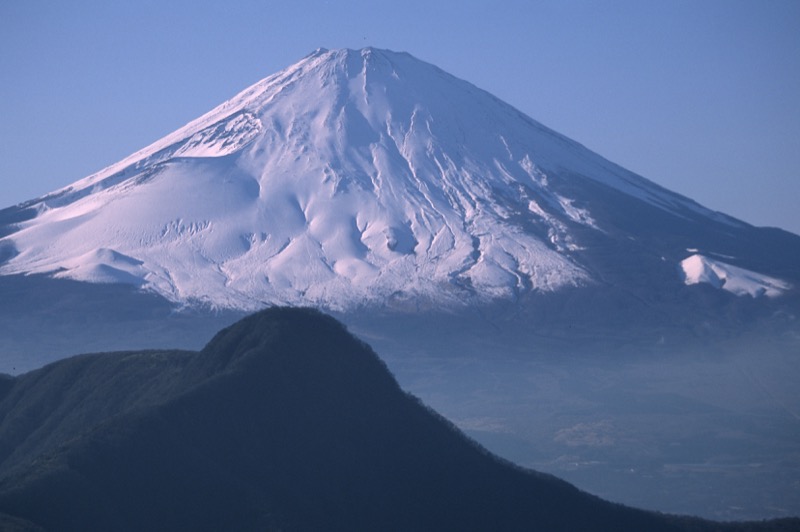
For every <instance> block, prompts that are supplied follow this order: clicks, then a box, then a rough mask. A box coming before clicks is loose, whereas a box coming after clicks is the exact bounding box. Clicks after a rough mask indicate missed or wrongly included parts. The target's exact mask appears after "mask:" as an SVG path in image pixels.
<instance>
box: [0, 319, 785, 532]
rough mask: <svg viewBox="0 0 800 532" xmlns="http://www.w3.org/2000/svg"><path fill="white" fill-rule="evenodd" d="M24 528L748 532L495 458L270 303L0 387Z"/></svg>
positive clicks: (312, 326)
mask: <svg viewBox="0 0 800 532" xmlns="http://www.w3.org/2000/svg"><path fill="white" fill-rule="evenodd" d="M3 390H4V393H3V394H2V400H0V513H2V514H5V515H0V525H5V523H8V526H9V527H12V526H14V527H17V529H19V530H34V529H35V528H34V527H35V526H37V525H38V526H41V527H42V528H44V529H45V530H55V531H58V530H136V531H140V530H648V531H657V530H718V529H719V530H728V529H730V530H739V529H754V528H758V529H760V530H768V529H776V530H779V529H781V527H783V528H784V529H787V530H788V529H791V528H792V527H794V528H797V526H798V522H797V521H796V520H788V521H786V520H785V521H780V522H779V521H775V522H772V523H768V524H764V525H756V524H752V525H736V526H734V525H730V526H724V525H721V524H717V523H710V522H706V521H701V520H697V519H684V518H672V517H667V516H662V515H658V514H653V513H648V512H644V511H639V510H634V509H630V508H626V507H623V506H620V505H615V504H611V503H608V502H605V501H602V500H600V499H598V498H596V497H593V496H591V495H588V494H586V493H583V492H580V491H579V490H577V489H576V488H574V487H572V486H571V485H569V484H567V483H565V482H563V481H560V480H558V479H556V478H554V477H551V476H549V475H543V474H539V473H535V472H531V471H525V470H522V469H519V468H517V467H514V466H513V465H511V464H508V463H505V462H501V461H499V460H498V459H496V458H494V457H492V456H491V455H489V454H488V453H487V452H486V451H484V450H483V449H481V448H480V447H478V446H477V445H476V444H474V443H473V442H471V441H470V440H468V439H466V438H465V437H464V436H463V435H462V434H461V433H460V432H459V431H458V430H456V429H455V428H454V427H453V426H452V425H451V424H450V423H448V422H447V421H445V420H444V419H443V418H442V417H440V416H439V415H437V414H435V413H434V412H432V411H431V410H429V409H427V408H426V407H424V406H423V405H421V404H420V403H419V401H417V400H416V399H415V398H413V397H412V396H410V395H408V394H405V393H404V392H403V391H402V390H401V389H400V388H399V386H398V384H397V383H396V381H395V380H394V378H393V377H392V376H391V374H390V373H389V372H388V370H387V369H386V367H385V366H384V364H383V363H382V362H381V361H380V360H379V359H378V358H377V356H376V355H375V354H374V353H373V352H372V351H371V349H370V348H369V347H367V346H366V345H365V344H363V343H362V342H360V341H359V340H357V339H356V338H354V337H353V336H351V335H350V334H349V333H348V332H347V331H346V330H345V328H344V327H343V326H342V325H341V324H339V323H338V322H336V321H335V320H334V319H332V318H330V317H327V316H324V315H322V314H320V313H319V312H317V311H313V310H307V309H277V308H276V309H270V310H266V311H263V312H260V313H258V314H255V315H253V316H250V317H248V318H245V319H244V320H242V321H240V322H238V323H236V324H234V325H233V326H231V327H229V328H227V329H225V330H223V331H221V332H220V333H219V334H217V335H216V336H215V337H214V339H213V340H212V341H211V342H209V344H208V345H207V346H206V347H205V348H204V349H203V350H202V351H200V352H196V353H195V352H186V351H145V352H125V353H111V354H97V355H83V356H79V357H74V358H71V359H67V360H64V361H60V362H57V363H54V364H51V365H49V366H46V367H44V368H42V369H40V370H37V371H33V372H31V373H28V374H25V375H22V376H20V377H17V378H15V379H13V380H10V379H6V380H4V381H3V382H2V383H0V392H2V391H3Z"/></svg>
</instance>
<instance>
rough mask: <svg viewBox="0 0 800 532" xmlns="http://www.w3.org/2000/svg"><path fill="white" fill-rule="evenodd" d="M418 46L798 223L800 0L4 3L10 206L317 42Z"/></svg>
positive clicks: (765, 215) (631, 164)
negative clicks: (799, 0)
mask: <svg viewBox="0 0 800 532" xmlns="http://www.w3.org/2000/svg"><path fill="white" fill-rule="evenodd" d="M364 46H376V47H379V48H388V49H392V50H397V51H407V52H409V53H411V54H413V55H415V56H416V57H418V58H420V59H423V60H426V61H428V62H431V63H434V64H436V65H438V66H439V67H441V68H443V69H444V70H446V71H448V72H450V73H451V74H454V75H456V76H458V77H461V78H463V79H466V80H468V81H470V82H472V83H474V84H476V85H478V86H479V87H481V88H483V89H486V90H488V91H489V92H492V93H493V94H495V95H496V96H498V97H500V98H501V99H503V100H506V101H507V102H509V103H511V104H512V105H514V106H516V107H517V108H519V109H520V110H522V111H523V112H525V113H526V114H528V115H530V116H531V117H533V118H535V119H536V120H538V121H540V122H542V123H544V124H545V125H547V126H549V127H551V128H553V129H555V130H557V131H559V132H561V133H563V134H565V135H567V136H569V137H571V138H573V139H575V140H577V141H579V142H581V143H583V144H584V145H586V146H587V147H589V148H591V149H592V150H594V151H596V152H598V153H600V154H601V155H603V156H605V157H606V158H608V159H610V160H612V161H614V162H616V163H618V164H621V165H622V166H625V167H626V168H628V169H630V170H633V171H635V172H637V173H639V174H641V175H643V176H645V177H647V178H648V179H651V180H653V181H655V182H657V183H659V184H661V185H663V186H665V187H667V188H669V189H672V190H674V191H676V192H680V193H682V194H684V195H687V196H689V197H691V198H693V199H695V200H697V201H699V202H701V203H703V204H704V205H706V206H708V207H710V208H713V209H716V210H720V211H723V212H726V213H728V214H731V215H733V216H736V217H738V218H741V219H743V220H745V221H747V222H750V223H752V224H755V225H772V226H778V227H783V228H785V229H788V230H791V231H793V232H795V233H799V234H800V208H798V207H797V203H798V200H800V96H798V95H800V2H798V1H795V0H788V1H787V0H769V1H764V0H753V1H743V0H720V1H717V0H700V1H697V0H692V1H681V0H671V1H663V2H642V1H640V0H637V1H611V0H609V1H592V2H589V1H565V0H561V1H542V2H537V1H507V2H502V1H497V0H495V1H477V0H475V1H469V0H461V1H439V2H437V1H434V0H427V1H418V0H406V1H404V2H397V1H392V2H381V1H377V0H372V1H362V0H353V1H344V0H338V1H337V0H295V1H293V2H286V1H283V2H270V1H261V2H255V1H239V2H236V1H230V2H224V3H223V2H200V1H197V2H188V1H170V2H164V1H158V2H156V1H151V0H137V1H136V2H126V1H117V2H107V1H88V0H87V1H83V0H75V1H72V2H51V1H42V0H24V1H23V0H5V1H3V2H0V80H1V81H2V83H0V207H4V206H10V205H13V204H15V203H18V202H21V201H24V200H26V199H31V198H33V197H36V196H39V195H42V194H44V193H46V192H49V191H51V190H53V189H55V188H59V187H61V186H64V185H67V184H69V183H71V182H73V181H75V180H77V179H80V178H82V177H84V176H86V175H89V174H91V173H93V172H95V171H97V170H99V169H101V168H102V167H104V166H106V165H108V164H111V163H113V162H115V161H117V160H119V159H121V158H123V157H125V156H126V155H128V154H130V153H132V152H134V151H136V150H138V149H140V148H142V147H144V146H146V145H147V144H149V143H151V142H153V141H155V140H157V139H159V138H160V137H162V136H163V135H165V134H167V133H169V132H171V131H173V130H174V129H177V128H178V127H180V126H182V125H183V124H185V123H186V122H188V121H189V120H191V119H193V118H196V117H197V116H199V115H200V114H202V113H204V112H205V111H208V110H210V109H211V108H212V107H213V106H215V105H217V104H219V103H221V102H222V101H224V100H226V99H228V98H229V97H231V96H233V95H234V94H235V93H237V92H238V91H240V90H241V89H244V88H245V87H247V86H249V85H250V84H252V83H254V82H256V81H258V80H259V79H261V78H263V77H266V76H267V75H269V74H271V73H273V72H276V71H278V70H280V69H282V68H284V67H286V66H288V65H290V64H292V63H294V62H295V61H297V60H299V59H300V58H301V57H303V56H305V55H306V54H308V53H310V52H311V51H312V50H314V49H316V48H318V47H326V48H340V47H348V48H361V47H364Z"/></svg>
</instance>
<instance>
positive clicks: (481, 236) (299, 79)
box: [0, 48, 744, 309]
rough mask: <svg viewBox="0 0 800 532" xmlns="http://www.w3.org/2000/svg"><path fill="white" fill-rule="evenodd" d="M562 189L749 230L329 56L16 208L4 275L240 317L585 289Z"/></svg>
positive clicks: (574, 149)
mask: <svg viewBox="0 0 800 532" xmlns="http://www.w3.org/2000/svg"><path fill="white" fill-rule="evenodd" d="M574 176H579V177H580V178H581V179H589V180H590V181H591V182H593V183H595V185H596V186H600V187H603V188H604V189H608V190H613V191H615V193H618V194H620V195H621V196H623V197H624V198H628V200H631V201H635V202H638V203H641V204H644V205H646V206H648V208H651V209H655V210H658V211H659V212H664V213H668V214H669V215H670V216H675V217H681V218H687V216H688V217H690V218H691V217H697V218H698V219H701V220H704V221H705V222H709V223H711V222H713V223H714V224H722V225H724V226H726V227H729V228H730V229H731V230H735V229H736V228H737V227H741V226H743V225H744V224H741V223H740V222H738V221H736V220H734V219H732V218H729V217H726V216H724V215H721V214H718V213H715V212H712V211H709V210H708V209H705V208H703V207H702V206H700V205H698V204H696V203H695V202H693V201H691V200H689V199H687V198H684V197H682V196H679V195H676V194H673V193H671V192H669V191H667V190H665V189H662V188H660V187H658V186H657V185H655V184H653V183H651V182H649V181H647V180H645V179H643V178H641V177H639V176H636V175H634V174H632V173H630V172H628V171H626V170H624V169H622V168H620V167H618V166H616V165H614V164H612V163H610V162H608V161H606V160H605V159H603V158H602V157H600V156H598V155H596V154H594V153H592V152H590V151H589V150H587V149H585V148H584V147H582V146H580V145H579V144H577V143H575V142H573V141H571V140H569V139H567V138H565V137H563V136H561V135H559V134H557V133H555V132H553V131H551V130H549V129H547V128H546V127H544V126H542V125H541V124H539V123H537V122H535V121H533V120H531V119H530V118H528V117H526V116H524V115H523V114H521V113H519V112H518V111H517V110H515V109H514V108H512V107H510V106H508V105H506V104H504V103H503V102H501V101H499V100H497V99H496V98H494V97H492V96H491V95H489V94H488V93H486V92H484V91H481V90H480V89H477V88H476V87H474V86H472V85H471V84H469V83H467V82H464V81H461V80H458V79H456V78H454V77H452V76H450V75H448V74H446V73H445V72H443V71H441V70H439V69H438V68H436V67H434V66H432V65H429V64H427V63H424V62H421V61H419V60H417V59H415V58H413V57H411V56H410V55H408V54H402V53H394V52H388V51H382V50H375V49H372V48H367V49H364V50H360V51H352V50H334V51H327V50H322V49H321V50H318V51H316V52H315V53H313V54H311V55H309V56H308V57H306V58H304V59H303V60H301V61H299V62H298V63H297V64H295V65H293V66H291V67H289V68H287V69H286V70H284V71H282V72H279V73H277V74H274V75H272V76H270V77H268V78H266V79H264V80H262V81H260V82H258V83H256V84H255V85H253V86H252V87H250V88H248V89H246V90H245V91H243V92H242V93H240V94H238V95H237V96H235V97H234V98H232V99H231V100H229V101H227V102H225V103H223V104H222V105H220V106H218V107H217V108H215V109H214V110H212V111H210V112H209V113H207V114H205V115H203V116H202V117H200V118H198V119H197V120H195V121H193V122H191V123H189V124H188V125H186V126H185V127H183V128H181V129H179V130H178V131H176V132H174V133H172V134H170V135H168V136H167V137H165V138H163V139H161V140H159V141H157V142H155V143H154V144H152V145H151V146H149V147H147V148H145V149H143V150H141V151H139V152H137V153H135V154H133V155H131V156H130V157H128V158H126V159H124V160H122V161H120V162H119V163H117V164H115V165H112V166H110V167H108V168H106V169H104V170H102V171H100V172H98V173H97V174H94V175H92V176H89V177H87V178H85V179H83V180H80V181H78V182H76V183H74V184H73V185H70V186H68V187H66V188H64V189H61V190H58V191H56V192H53V193H52V194H49V195H47V196H45V197H43V198H40V199H38V200H34V201H31V202H28V203H27V204H24V205H23V206H20V208H21V209H24V210H25V211H26V212H33V213H34V214H35V215H28V216H25V217H24V218H26V219H23V220H22V221H18V222H15V223H13V224H11V229H7V230H6V231H5V233H8V234H7V236H5V237H4V238H2V239H0V274H3V275H8V274H15V273H47V274H52V275H55V276H57V277H65V278H71V279H77V280H83V281H91V282H123V283H130V284H134V285H137V286H140V287H142V288H144V289H146V290H151V291H155V292H157V293H159V294H161V295H163V296H165V297H167V298H168V299H170V300H171V301H174V302H177V303H182V304H191V303H196V302H200V303H204V304H210V305H212V306H216V307H225V308H239V309H254V308H259V307H261V306H263V305H264V304H266V303H285V304H312V305H318V306H323V307H327V308H331V309H347V308H353V307H358V306H361V305H368V304H373V303H378V304H385V303H386V302H387V301H388V302H389V303H390V304H391V302H393V301H400V302H402V301H406V300H414V301H424V302H427V303H428V304H435V305H446V306H447V305H459V304H463V303H465V302H470V301H477V300H488V299H494V298H517V297H519V296H520V295H521V294H525V293H530V292H532V291H554V290H558V289H560V288H563V287H567V286H581V285H586V284H590V283H594V282H597V279H596V278H595V276H594V275H593V274H592V273H590V271H591V270H592V268H591V265H588V267H587V264H585V263H584V262H582V261H583V259H582V258H581V257H582V255H581V251H582V250H583V249H585V247H586V246H587V245H591V243H592V238H594V237H593V236H592V235H598V237H599V236H600V235H606V236H608V234H610V232H613V231H617V229H616V228H613V229H612V228H610V227H604V226H603V225H602V223H600V222H598V220H597V219H596V217H595V216H594V215H593V208H592V206H589V205H587V204H586V201H584V200H580V201H578V200H576V198H578V197H579V196H581V194H579V193H578V192H576V191H575V190H574V187H575V182H576V181H574V180H572V181H571V180H570V177H574ZM573 192H574V193H573ZM581 197H583V196H581ZM628 200H626V201H628ZM615 208H616V207H615V206H614V205H611V206H607V205H606V206H604V207H603V209H604V210H606V211H613V210H614V209H615ZM0 234H3V233H0ZM3 261H4V262H3ZM676 278H677V276H676Z"/></svg>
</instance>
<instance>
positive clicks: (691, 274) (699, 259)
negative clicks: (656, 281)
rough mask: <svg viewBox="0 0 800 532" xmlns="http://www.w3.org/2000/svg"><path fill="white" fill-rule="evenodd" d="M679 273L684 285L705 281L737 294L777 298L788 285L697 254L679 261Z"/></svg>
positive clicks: (787, 288) (788, 287)
mask: <svg viewBox="0 0 800 532" xmlns="http://www.w3.org/2000/svg"><path fill="white" fill-rule="evenodd" d="M681 272H682V275H683V281H684V283H686V284H687V285H693V284H698V283H706V284H710V285H711V286H713V287H715V288H721V289H723V290H727V291H728V292H731V293H733V294H736V295H737V296H745V295H749V296H752V297H760V296H767V297H777V296H780V295H781V294H783V293H784V292H785V291H787V290H789V289H790V288H791V285H790V284H789V283H787V282H786V281H783V280H781V279H776V278H775V277H769V276H767V275H763V274H760V273H757V272H753V271H750V270H746V269H744V268H739V267H737V266H731V265H730V264H726V263H724V262H720V261H717V260H714V259H710V258H708V257H705V256H703V255H697V254H695V255H691V256H690V257H687V258H686V259H684V260H682V261H681Z"/></svg>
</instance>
